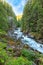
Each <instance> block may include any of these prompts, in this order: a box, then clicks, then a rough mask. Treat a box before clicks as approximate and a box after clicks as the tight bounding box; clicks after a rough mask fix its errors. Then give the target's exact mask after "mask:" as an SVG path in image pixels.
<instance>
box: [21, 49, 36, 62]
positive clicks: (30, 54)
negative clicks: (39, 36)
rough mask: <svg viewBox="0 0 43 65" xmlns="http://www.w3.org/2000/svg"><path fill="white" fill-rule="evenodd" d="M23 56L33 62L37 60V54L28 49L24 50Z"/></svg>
mask: <svg viewBox="0 0 43 65" xmlns="http://www.w3.org/2000/svg"><path fill="white" fill-rule="evenodd" d="M22 56H24V57H26V58H27V59H28V60H32V61H33V60H34V59H36V58H37V56H36V54H35V53H34V52H33V51H30V50H26V49H22Z"/></svg>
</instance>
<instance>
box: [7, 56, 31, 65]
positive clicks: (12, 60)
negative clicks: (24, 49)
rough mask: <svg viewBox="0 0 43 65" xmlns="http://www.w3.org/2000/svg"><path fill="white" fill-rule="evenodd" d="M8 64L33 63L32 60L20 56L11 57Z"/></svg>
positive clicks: (27, 64) (23, 64) (29, 64)
mask: <svg viewBox="0 0 43 65" xmlns="http://www.w3.org/2000/svg"><path fill="white" fill-rule="evenodd" d="M6 65H32V61H28V60H27V59H26V58H23V57H18V58H14V59H13V58H12V59H10V60H9V61H8V62H6Z"/></svg>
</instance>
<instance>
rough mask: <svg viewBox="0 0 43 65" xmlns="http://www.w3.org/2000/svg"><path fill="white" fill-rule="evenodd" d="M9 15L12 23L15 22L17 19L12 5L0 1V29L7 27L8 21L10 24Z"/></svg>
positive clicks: (6, 28)
mask: <svg viewBox="0 0 43 65" xmlns="http://www.w3.org/2000/svg"><path fill="white" fill-rule="evenodd" d="M9 17H12V23H13V25H14V24H16V22H17V20H16V16H15V14H14V12H13V10H12V7H11V6H10V5H9V4H8V3H6V2H4V4H3V2H1V1H0V29H2V30H8V29H9V26H10V25H9V23H10V24H11V21H9Z"/></svg>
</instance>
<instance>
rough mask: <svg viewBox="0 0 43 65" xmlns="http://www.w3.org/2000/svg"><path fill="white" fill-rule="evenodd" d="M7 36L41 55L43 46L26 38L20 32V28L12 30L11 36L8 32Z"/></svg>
mask: <svg viewBox="0 0 43 65" xmlns="http://www.w3.org/2000/svg"><path fill="white" fill-rule="evenodd" d="M9 35H10V36H11V37H12V38H14V37H16V39H17V40H18V39H20V40H21V42H22V43H24V44H28V45H29V46H30V47H31V48H32V49H34V50H37V51H38V52H40V53H43V44H41V43H38V42H36V41H35V40H34V39H32V38H30V37H28V36H27V35H24V34H23V32H21V29H20V28H17V29H16V30H14V32H13V34H11V32H9Z"/></svg>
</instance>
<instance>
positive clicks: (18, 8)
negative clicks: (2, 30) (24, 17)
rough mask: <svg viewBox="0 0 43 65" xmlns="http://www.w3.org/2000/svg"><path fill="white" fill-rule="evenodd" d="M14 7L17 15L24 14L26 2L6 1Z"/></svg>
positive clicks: (19, 0)
mask: <svg viewBox="0 0 43 65" xmlns="http://www.w3.org/2000/svg"><path fill="white" fill-rule="evenodd" d="M6 1H7V2H8V3H9V4H10V5H11V6H12V7H13V11H14V12H15V14H16V15H21V14H23V9H24V5H25V3H26V0H6Z"/></svg>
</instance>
